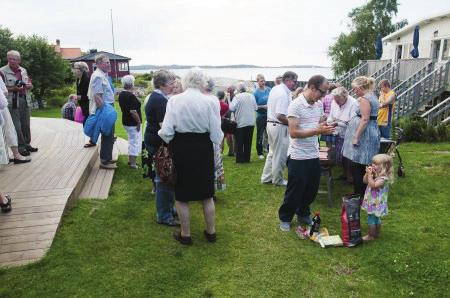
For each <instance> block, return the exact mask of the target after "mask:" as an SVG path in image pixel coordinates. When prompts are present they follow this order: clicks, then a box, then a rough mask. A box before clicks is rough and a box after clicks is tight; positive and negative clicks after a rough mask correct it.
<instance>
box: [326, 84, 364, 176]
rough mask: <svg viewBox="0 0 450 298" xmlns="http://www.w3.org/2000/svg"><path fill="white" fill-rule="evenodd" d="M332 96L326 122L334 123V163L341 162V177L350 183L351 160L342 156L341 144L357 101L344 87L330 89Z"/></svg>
mask: <svg viewBox="0 0 450 298" xmlns="http://www.w3.org/2000/svg"><path fill="white" fill-rule="evenodd" d="M331 96H332V97H333V99H332V102H331V108H330V114H329V115H328V119H327V123H328V124H331V123H335V124H336V132H335V134H336V140H335V145H336V147H335V148H336V163H337V164H342V166H343V167H344V175H343V177H342V178H343V179H345V180H347V181H348V182H350V183H352V182H353V178H352V174H351V168H350V165H351V161H350V160H349V159H347V158H345V157H344V156H342V145H343V144H344V137H345V131H346V130H347V125H348V123H349V122H350V120H351V119H352V118H353V116H355V115H356V110H357V109H358V101H357V100H356V99H355V98H353V97H352V96H350V95H349V94H348V91H347V89H345V88H344V87H337V88H335V89H333V91H331Z"/></svg>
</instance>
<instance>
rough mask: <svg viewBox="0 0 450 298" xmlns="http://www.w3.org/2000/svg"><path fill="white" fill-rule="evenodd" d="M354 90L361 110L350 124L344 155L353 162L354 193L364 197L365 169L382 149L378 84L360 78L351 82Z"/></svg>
mask: <svg viewBox="0 0 450 298" xmlns="http://www.w3.org/2000/svg"><path fill="white" fill-rule="evenodd" d="M352 88H353V91H354V92H355V94H356V95H357V96H358V97H359V99H358V101H359V107H358V108H357V110H356V116H354V117H353V118H352V119H351V120H350V123H349V124H348V128H347V131H346V133H345V138H344V145H343V155H344V157H346V158H348V159H350V160H351V161H352V166H351V168H352V174H353V189H354V193H355V194H359V195H361V196H363V195H364V190H365V189H366V186H367V185H366V184H365V183H364V181H363V177H364V174H365V170H366V166H367V165H368V164H370V163H371V162H372V157H373V156H374V155H376V154H377V153H378V150H379V148H380V131H379V129H378V125H377V116H378V107H379V104H378V99H377V97H376V96H375V94H374V92H373V90H374V88H375V80H374V79H373V78H369V77H365V76H361V77H357V78H356V79H354V80H353V82H352Z"/></svg>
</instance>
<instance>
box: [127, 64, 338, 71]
mask: <svg viewBox="0 0 450 298" xmlns="http://www.w3.org/2000/svg"><path fill="white" fill-rule="evenodd" d="M193 67H200V68H203V69H210V68H329V67H327V66H319V65H288V66H258V65H250V64H236V65H177V64H172V65H135V66H130V70H143V69H155V70H157V69H190V68H193Z"/></svg>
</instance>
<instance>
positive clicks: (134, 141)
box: [124, 126, 142, 156]
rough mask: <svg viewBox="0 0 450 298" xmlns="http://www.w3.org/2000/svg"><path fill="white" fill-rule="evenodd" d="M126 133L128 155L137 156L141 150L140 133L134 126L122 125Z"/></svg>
mask: <svg viewBox="0 0 450 298" xmlns="http://www.w3.org/2000/svg"><path fill="white" fill-rule="evenodd" d="M124 128H125V130H126V131H127V135H128V156H139V155H140V154H141V152H142V134H141V131H137V129H136V126H124Z"/></svg>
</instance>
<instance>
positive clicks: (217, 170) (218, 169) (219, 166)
mask: <svg viewBox="0 0 450 298" xmlns="http://www.w3.org/2000/svg"><path fill="white" fill-rule="evenodd" d="M214 186H215V189H216V190H218V191H223V190H225V172H224V170H223V161H222V153H221V148H220V145H216V144H214ZM213 198H214V201H216V200H217V197H216V196H214V197H213Z"/></svg>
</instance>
